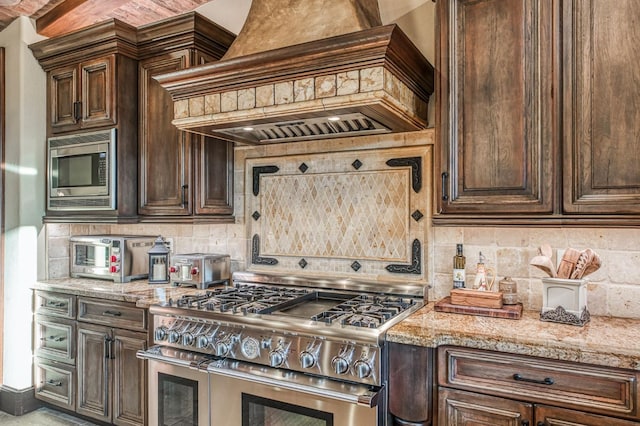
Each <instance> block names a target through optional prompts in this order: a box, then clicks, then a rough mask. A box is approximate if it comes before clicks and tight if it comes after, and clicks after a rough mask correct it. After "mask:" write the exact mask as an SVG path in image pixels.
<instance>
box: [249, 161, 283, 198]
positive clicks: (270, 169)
mask: <svg viewBox="0 0 640 426" xmlns="http://www.w3.org/2000/svg"><path fill="white" fill-rule="evenodd" d="M278 170H280V169H279V168H278V166H259V167H258V166H256V167H254V168H253V195H255V196H256V197H257V196H258V194H259V193H260V175H261V174H263V173H276V172H277V171H278Z"/></svg>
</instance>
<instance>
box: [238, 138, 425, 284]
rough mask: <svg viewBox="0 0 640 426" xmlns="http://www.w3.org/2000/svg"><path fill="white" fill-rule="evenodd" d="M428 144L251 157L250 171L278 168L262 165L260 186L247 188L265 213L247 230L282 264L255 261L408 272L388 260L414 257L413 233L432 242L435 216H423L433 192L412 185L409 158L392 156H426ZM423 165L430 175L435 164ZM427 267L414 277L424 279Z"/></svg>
mask: <svg viewBox="0 0 640 426" xmlns="http://www.w3.org/2000/svg"><path fill="white" fill-rule="evenodd" d="M425 152H426V151H425V150H424V148H422V147H405V148H394V149H386V150H385V149H379V150H356V151H345V152H340V153H333V154H332V155H331V156H326V155H323V154H306V155H292V156H286V155H285V156H280V157H262V158H254V159H248V163H247V170H249V171H250V170H252V169H253V167H272V168H274V170H277V171H276V172H274V173H262V174H261V175H260V177H259V182H258V183H257V185H258V186H259V191H257V192H254V191H249V192H247V195H246V197H247V198H246V206H247V209H248V211H249V212H259V214H260V216H259V220H251V221H250V222H248V223H247V226H248V228H247V232H248V235H250V236H253V235H258V236H259V241H260V242H259V252H260V256H263V257H266V258H271V259H276V260H277V264H274V265H269V266H264V265H258V264H253V265H251V268H252V269H259V270H263V269H268V270H269V271H273V272H295V271H300V270H301V269H304V270H305V272H308V273H322V274H332V275H335V274H339V275H341V276H343V275H354V276H356V275H357V276H358V277H364V276H369V277H371V278H373V279H378V278H382V277H385V276H386V277H397V278H400V277H401V276H402V275H403V273H394V272H390V271H389V270H388V269H387V268H386V267H387V266H388V265H390V264H401V265H408V264H411V263H412V252H411V250H412V243H413V241H414V240H418V241H419V242H421V243H422V244H423V247H427V241H426V237H427V235H428V233H427V232H426V231H427V227H428V224H429V221H428V220H427V221H426V220H424V219H423V218H422V216H423V215H424V216H427V214H426V212H428V211H429V209H430V198H429V195H428V194H425V193H424V192H421V193H416V192H415V191H413V190H412V187H411V179H412V174H411V173H412V170H411V167H410V166H407V167H404V166H394V167H391V166H389V165H388V164H386V163H387V161H388V160H390V159H402V158H408V157H421V158H423V160H422V161H423V164H427V162H426V160H425V158H426V157H425V155H426V154H425ZM302 165H304V166H305V167H303V168H304V169H305V170H304V171H303V170H302V169H301V168H300V167H301V166H302ZM300 172H303V173H304V174H303V173H300ZM422 173H423V174H422V179H426V177H427V176H430V173H431V168H430V167H429V168H423V170H422ZM247 176H248V178H251V177H252V175H251V173H250V172H248V173H247ZM255 194H257V195H255ZM423 255H424V256H426V253H422V252H421V256H423ZM311 259H313V261H312V260H311ZM354 266H355V267H354ZM425 272H426V271H425V270H423V272H421V273H420V274H419V275H420V276H415V274H409V278H411V279H412V280H415V279H424V277H425V276H426V275H425Z"/></svg>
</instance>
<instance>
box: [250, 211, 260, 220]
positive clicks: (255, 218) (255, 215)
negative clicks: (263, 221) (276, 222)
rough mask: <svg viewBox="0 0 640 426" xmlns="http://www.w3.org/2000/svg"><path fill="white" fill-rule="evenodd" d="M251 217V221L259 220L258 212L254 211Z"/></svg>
mask: <svg viewBox="0 0 640 426" xmlns="http://www.w3.org/2000/svg"><path fill="white" fill-rule="evenodd" d="M251 217H252V218H253V220H258V219H260V213H258V211H255V212H253V214H252V215H251Z"/></svg>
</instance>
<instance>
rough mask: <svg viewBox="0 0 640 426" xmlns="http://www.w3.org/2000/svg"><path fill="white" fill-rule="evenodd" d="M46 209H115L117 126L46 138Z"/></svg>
mask: <svg viewBox="0 0 640 426" xmlns="http://www.w3.org/2000/svg"><path fill="white" fill-rule="evenodd" d="M47 146H48V166H49V167H48V182H49V185H48V187H47V208H48V209H49V210H114V209H115V208H116V129H109V130H101V131H97V132H88V133H81V134H74V135H65V136H57V137H52V138H49V139H48V143H47Z"/></svg>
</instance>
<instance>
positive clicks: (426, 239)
mask: <svg viewBox="0 0 640 426" xmlns="http://www.w3.org/2000/svg"><path fill="white" fill-rule="evenodd" d="M433 144H434V132H433V129H430V130H426V131H422V132H413V133H404V134H391V135H378V136H366V137H357V138H342V139H333V140H324V141H321V142H318V141H309V142H296V143H289V144H274V145H268V146H259V147H242V148H237V149H236V151H235V170H234V186H235V190H234V192H235V194H234V206H235V217H236V223H235V224H195V225H175V224H131V225H86V224H85V225H64V224H47V225H46V227H45V230H46V234H47V235H46V240H47V255H48V277H49V278H58V277H66V276H68V273H69V241H68V239H69V236H70V235H73V234H99V233H110V234H118V233H120V234H146V235H157V234H161V235H163V236H167V237H171V238H173V241H174V250H175V251H176V252H180V253H193V252H212V253H228V254H230V255H231V264H232V265H231V267H232V270H241V269H247V268H258V265H252V264H251V261H252V259H251V258H252V246H253V245H254V242H253V239H252V237H253V232H255V233H256V234H261V235H260V241H259V244H258V245H257V247H258V255H259V256H263V257H267V258H268V257H272V258H275V259H277V260H278V261H279V263H278V264H277V265H276V266H275V267H273V266H271V265H259V267H260V268H261V269H265V270H269V269H271V268H275V269H276V270H278V268H282V269H283V270H288V271H294V272H297V273H312V274H313V273H314V272H313V271H314V270H322V271H325V272H326V273H327V274H338V273H343V272H344V271H347V272H348V273H349V274H353V275H358V274H361V273H363V272H365V271H372V270H375V271H378V272H380V273H381V275H382V277H383V278H385V279H386V277H389V276H394V274H391V273H389V272H388V271H387V270H386V269H385V268H384V266H388V265H390V264H402V265H404V266H406V265H409V259H410V257H409V254H410V253H411V250H412V249H413V247H412V242H411V238H412V237H413V234H412V232H414V231H415V232H416V235H418V234H420V235H421V236H418V237H416V239H418V240H419V241H420V242H421V247H420V253H421V267H422V275H420V276H419V278H420V279H421V280H424V281H425V282H426V283H428V284H429V285H430V286H431V288H430V290H429V299H430V300H438V299H440V298H442V297H444V296H446V295H448V294H449V291H450V290H451V288H452V286H453V283H452V274H451V268H452V257H453V255H454V253H455V245H456V243H463V244H464V251H465V255H466V257H467V267H466V270H467V280H469V282H472V281H473V278H474V274H475V263H476V262H477V259H478V253H479V252H480V251H482V254H483V255H484V256H486V259H487V260H486V263H487V266H490V267H492V268H494V269H495V271H496V274H497V277H498V279H501V278H503V277H505V276H510V277H511V278H513V280H515V281H516V283H517V288H518V293H517V295H518V296H517V297H518V300H519V301H520V302H522V303H523V304H524V306H525V308H526V309H533V310H540V309H541V307H542V282H541V278H542V277H543V276H544V273H542V271H539V270H538V269H537V268H534V267H531V266H529V260H530V259H531V258H532V257H533V256H534V255H535V254H536V252H537V248H538V247H539V246H540V245H541V244H543V243H548V244H550V245H551V246H552V248H553V249H554V250H559V249H565V248H567V247H574V248H577V249H584V248H587V247H590V248H592V249H594V250H595V251H597V253H598V254H599V255H600V257H601V258H602V267H601V268H600V269H599V270H598V271H596V272H595V273H594V274H592V275H590V276H589V284H588V285H587V289H588V292H587V293H588V294H587V303H588V306H589V311H590V312H591V314H592V315H612V316H620V317H630V318H640V302H638V301H639V300H640V229H634V228H627V229H610V228H577V227H571V228H532V227H522V228H512V227H474V226H467V227H456V226H444V227H435V228H434V227H431V226H428V224H429V222H430V217H429V215H428V213H427V212H429V211H431V210H432V207H431V202H432V198H431V197H432V195H431V194H430V193H429V192H428V191H427V190H426V188H431V187H432V185H433V183H432V176H431V172H430V171H427V168H428V167H431V162H432V161H433V159H432V149H433ZM414 151H417V152H419V155H422V156H423V158H424V159H425V162H424V163H423V166H424V167H423V172H422V175H423V182H422V189H421V191H420V192H421V195H420V196H419V197H416V196H415V195H413V192H412V191H413V189H411V190H408V189H407V187H408V186H409V184H408V183H405V182H404V181H403V183H402V186H401V188H399V190H398V191H392V189H391V188H393V186H394V182H395V180H396V179H399V178H398V176H400V175H403V176H405V177H404V178H403V179H405V178H406V179H409V178H408V177H407V176H406V175H405V170H406V171H408V170H409V169H408V168H406V169H402V168H399V169H396V168H393V167H389V166H387V165H386V164H385V163H386V161H387V160H388V159H389V158H401V157H408V156H410V155H411V156H413V155H414V154H413V153H414ZM391 152H394V153H395V152H399V153H401V154H399V155H390V154H389V153H391ZM405 152H406V153H411V154H410V155H409V154H405ZM361 153H362V154H366V155H361ZM294 160H295V161H294ZM355 160H359V161H360V162H361V163H362V166H360V168H359V169H356V168H355V167H356V165H357V164H358V163H356V161H355ZM274 161H277V165H278V166H279V171H278V173H273V174H271V175H269V176H270V177H268V178H267V175H268V174H265V175H261V176H262V179H263V181H264V180H265V178H266V181H267V185H266V186H262V185H260V186H261V188H260V191H263V190H264V191H268V192H272V193H273V195H272V197H273V200H272V201H269V203H268V204H265V205H261V204H259V203H258V202H259V201H260V202H261V201H262V200H261V198H260V197H255V196H254V195H253V174H252V172H249V168H248V165H251V166H253V165H258V166H261V165H262V166H264V165H267V166H268V165H274ZM302 163H304V164H305V165H306V166H307V168H308V169H307V171H306V172H304V173H303V172H302V171H301V170H300V169H298V167H300V166H302ZM352 163H353V164H352ZM354 164H355V165H354ZM320 170H325V171H328V172H329V173H327V174H326V176H324V177H321V176H320V175H319V174H318V171H320ZM356 170H359V172H356ZM429 170H431V169H429ZM378 171H379V172H384V173H389V174H390V176H392V178H391V180H389V181H386V180H385V179H387V178H384V177H379V176H372V175H374V174H376V173H377V172H378ZM381 174H382V173H381ZM247 176H250V179H248V180H247ZM294 176H297V177H298V178H299V179H298V180H299V184H304V185H305V188H307V189H305V190H304V191H299V193H298V192H297V191H295V192H294V193H292V191H288V192H289V194H290V196H292V197H293V198H292V200H294V202H295V203H297V204H298V205H299V206H300V205H302V206H303V207H304V208H305V209H306V211H311V212H312V214H317V215H318V218H319V219H320V220H329V218H331V223H332V225H333V227H331V229H329V230H328V232H329V233H331V232H334V234H332V235H333V236H332V237H331V241H334V240H335V238H336V237H335V235H336V233H335V231H333V229H335V228H339V226H340V224H339V220H341V218H342V219H347V220H349V221H352V222H353V223H354V226H353V227H352V228H356V229H361V230H368V231H367V232H373V231H376V232H377V233H376V234H373V235H369V234H368V233H365V232H362V233H360V234H359V233H357V232H354V231H349V229H347V231H346V232H347V233H350V236H351V238H354V237H355V238H356V244H353V245H351V247H350V248H349V244H347V243H349V241H348V240H346V238H342V239H341V240H340V241H339V242H338V243H337V245H336V248H335V250H333V253H334V255H333V257H315V256H316V255H319V254H320V255H323V254H325V253H328V252H331V251H329V250H326V251H323V248H322V246H321V245H320V244H319V243H318V241H320V240H321V239H322V238H323V236H322V234H321V232H320V231H319V230H321V229H322V228H321V226H318V227H317V229H313V230H312V232H311V233H309V234H308V235H315V238H316V240H315V242H314V243H312V244H308V245H307V247H306V248H304V250H303V249H302V248H300V249H298V248H297V247H296V244H294V243H293V241H298V242H301V241H303V240H302V238H301V237H298V239H297V240H296V238H294V237H292V235H295V232H296V231H300V230H302V231H304V230H308V228H309V226H310V225H309V224H310V223H311V221H305V220H304V218H295V219H294V217H292V221H291V223H292V227H291V229H288V230H287V232H288V233H289V234H288V235H289V237H288V238H289V239H288V240H287V239H285V238H283V237H282V236H278V237H276V236H275V235H274V236H268V237H267V239H266V240H264V239H262V238H263V237H265V236H267V234H268V232H266V228H265V229H262V228H260V229H259V228H257V227H258V226H259V225H258V223H257V222H258V221H256V220H255V219H254V218H253V217H252V215H253V214H254V213H255V212H256V211H258V213H259V214H260V215H261V216H262V214H264V213H265V212H266V213H267V217H266V219H265V220H266V221H271V223H272V224H273V225H270V226H275V227H276V228H277V227H279V228H281V229H282V228H284V226H285V224H286V223H288V222H287V220H288V219H286V220H283V219H279V220H280V222H278V219H277V218H276V217H275V216H271V217H270V216H269V215H270V213H269V212H268V211H267V210H268V208H267V210H265V208H264V207H265V206H269V205H271V206H273V205H275V199H276V198H278V197H280V198H278V202H282V201H283V200H284V201H286V200H287V199H286V198H283V197H285V193H282V194H280V195H276V192H277V190H276V186H277V185H283V186H286V187H287V188H288V189H291V188H293V189H296V190H297V187H296V186H295V185H296V184H295V181H296V179H293V177H294ZM347 176H360V177H362V178H363V182H367V184H366V185H371V186H373V187H375V190H373V192H372V193H375V194H378V195H376V197H377V196H379V195H382V194H387V195H388V196H389V197H390V198H389V200H396V201H398V204H401V203H405V202H406V200H407V198H408V199H409V201H408V202H409V204H410V205H411V203H412V202H414V201H415V202H418V199H419V202H420V203H422V202H424V203H426V204H425V207H424V211H423V210H422V208H421V207H420V208H415V206H414V207H409V208H405V207H404V204H403V206H402V207H398V206H395V205H393V206H388V208H389V212H387V211H386V210H387V209H382V208H381V209H376V206H375V203H374V202H373V201H372V200H371V195H367V196H366V197H365V205H366V206H367V209H368V211H369V213H371V212H374V211H377V212H378V214H381V215H383V216H381V217H383V218H374V219H371V218H369V217H368V216H367V214H365V213H364V211H366V210H367V209H357V208H356V207H355V205H356V202H357V196H358V192H359V191H365V189H364V188H368V186H366V185H365V183H354V182H353V180H352V179H351V177H347ZM270 179H271V180H270ZM323 179H324V180H323ZM320 182H324V183H327V184H329V183H331V184H332V185H333V184H339V185H343V188H342V189H343V190H344V191H345V195H344V196H343V197H342V198H344V197H347V198H349V202H348V204H352V205H353V206H354V209H355V210H354V212H353V214H354V216H353V217H351V216H349V214H350V212H349V210H342V213H334V212H333V209H334V208H335V206H332V204H334V203H335V204H336V205H337V204H338V203H339V202H342V199H341V196H340V195H339V194H330V193H326V194H325V195H324V198H323V200H324V201H318V203H320V204H322V205H324V206H325V208H326V207H332V208H331V209H330V212H329V214H326V215H325V214H320V213H323V212H322V210H320V209H318V212H316V211H313V210H311V207H310V205H311V204H309V205H307V206H306V207H305V205H304V203H305V202H306V200H303V199H302V197H303V196H305V194H307V195H309V193H308V188H311V187H315V186H317V187H318V188H320V187H321V186H320V185H321V184H320ZM347 182H350V183H347ZM269 186H271V187H270V188H269ZM347 191H350V193H348V195H346V194H347ZM368 191H369V189H366V191H365V192H367V194H368ZM315 196H316V197H318V195H317V194H316V195H315ZM354 197H356V198H354ZM361 197H362V196H361ZM245 202H246V206H245ZM256 203H258V204H256ZM385 203H386V202H382V204H381V205H384V204H385ZM256 206H257V207H258V208H257V209H256ZM418 210H419V213H421V214H424V217H423V218H419V217H420V215H419V214H418V213H416V212H417V211H418ZM285 211H286V209H285ZM405 212H408V213H409V214H410V215H411V218H409V217H406V214H405ZM414 214H415V216H416V218H419V219H414V218H413V215H414ZM403 215H404V216H405V217H404V219H402V220H400V219H398V218H399V217H400V216H403ZM260 220H261V219H260ZM274 220H275V222H274ZM416 220H418V222H415V221H416ZM362 221H364V222H363V224H362V225H360V224H359V223H360V222H362ZM356 222H357V223H356ZM380 223H382V227H381V228H382V229H381V230H376V228H375V226H377V225H378V224H380ZM386 224H392V225H393V226H395V227H397V228H393V226H392V228H391V229H388V228H387V225H386ZM416 224H418V225H419V226H420V227H422V228H421V230H420V231H418V230H417V229H418V228H416ZM260 226H263V225H260ZM322 226H324V225H322ZM298 227H300V228H301V229H296V228H298ZM404 227H406V229H409V234H410V235H409V236H408V237H407V238H405V239H402V241H401V242H400V240H401V239H400V238H399V237H398V235H399V234H400V233H401V232H402V231H400V230H401V229H403V228H404ZM256 231H257V232H256ZM300 235H301V234H300ZM383 235H384V236H385V238H390V239H393V240H394V242H395V245H393V246H391V247H386V248H385V249H384V250H386V251H384V250H382V249H381V248H380V247H372V251H371V252H369V251H366V250H365V249H366V247H365V245H366V241H373V242H376V241H377V242H378V243H379V242H380V241H382V238H381V236H383ZM269 238H273V239H269ZM343 240H346V242H345V241H343ZM283 241H287V242H288V243H289V244H290V246H289V248H292V249H293V250H297V251H294V253H296V254H297V255H298V256H281V253H282V251H281V250H280V249H279V248H278V247H277V246H276V244H277V242H283ZM387 244H388V243H387ZM312 249H313V250H314V251H311V250H312ZM374 250H375V251H374ZM309 253H310V254H313V255H314V257H312V256H309ZM335 253H341V256H344V257H340V256H337V255H336V254H335ZM367 253H368V254H367ZM371 253H373V254H371ZM301 255H304V257H302V256H301ZM349 256H354V257H353V258H350V257H349ZM360 256H362V257H360ZM385 256H388V258H385ZM395 258H402V261H396V260H392V259H395ZM303 259H304V260H305V262H307V263H308V264H307V265H306V266H305V267H304V268H303V267H302V265H300V264H299V262H302V260H303ZM554 261H556V262H557V258H556V259H554ZM392 262H393V263H392ZM303 264H304V262H303ZM358 264H360V268H361V272H356V271H355V270H354V269H353V267H357V265H358ZM351 265H353V266H351ZM363 270H364V271H363ZM349 271H350V272H349ZM398 277H399V279H401V280H403V279H406V278H407V277H414V274H399V275H398Z"/></svg>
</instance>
